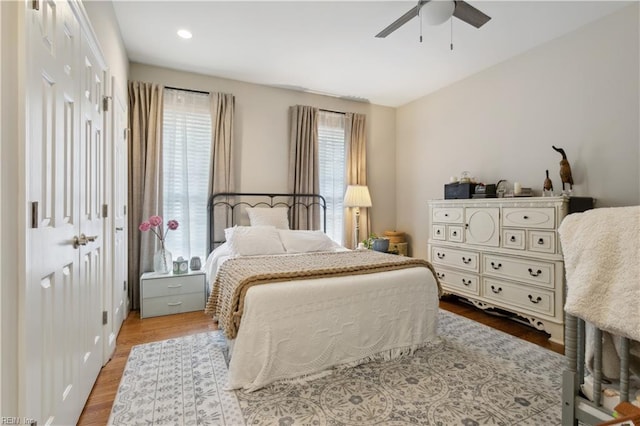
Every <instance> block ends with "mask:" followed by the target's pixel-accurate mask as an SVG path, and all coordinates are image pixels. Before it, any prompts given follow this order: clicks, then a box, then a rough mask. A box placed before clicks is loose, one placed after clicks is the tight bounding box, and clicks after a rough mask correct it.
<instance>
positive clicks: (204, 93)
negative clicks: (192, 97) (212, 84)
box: [164, 86, 211, 95]
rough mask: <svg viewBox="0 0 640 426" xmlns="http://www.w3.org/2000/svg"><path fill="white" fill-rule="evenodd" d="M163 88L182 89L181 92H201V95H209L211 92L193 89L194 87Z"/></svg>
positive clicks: (166, 87) (167, 87) (169, 87)
mask: <svg viewBox="0 0 640 426" xmlns="http://www.w3.org/2000/svg"><path fill="white" fill-rule="evenodd" d="M164 88H165V89H172V90H182V91H183V92H191V93H201V94H203V95H210V94H211V92H205V91H202V90H194V89H183V88H181V87H171V86H164Z"/></svg>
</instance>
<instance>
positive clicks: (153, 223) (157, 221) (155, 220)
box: [149, 216, 162, 226]
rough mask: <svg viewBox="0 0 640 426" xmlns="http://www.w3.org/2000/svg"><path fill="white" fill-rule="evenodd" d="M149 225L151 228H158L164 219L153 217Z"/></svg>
mask: <svg viewBox="0 0 640 426" xmlns="http://www.w3.org/2000/svg"><path fill="white" fill-rule="evenodd" d="M149 223H150V224H151V226H158V225H160V224H161V223H162V218H161V217H160V216H151V217H150V218H149Z"/></svg>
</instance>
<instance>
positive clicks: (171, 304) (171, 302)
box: [140, 289, 204, 318]
mask: <svg viewBox="0 0 640 426" xmlns="http://www.w3.org/2000/svg"><path fill="white" fill-rule="evenodd" d="M199 310H204V289H203V290H202V292H198V293H191V294H179V295H176V296H162V297H152V298H147V299H144V303H143V305H142V309H141V311H140V317H141V318H148V317H157V316H160V315H169V314H180V313H182V312H191V311H199Z"/></svg>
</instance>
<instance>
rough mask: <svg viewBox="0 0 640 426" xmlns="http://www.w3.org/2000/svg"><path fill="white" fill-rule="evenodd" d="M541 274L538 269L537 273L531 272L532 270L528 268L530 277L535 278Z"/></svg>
mask: <svg viewBox="0 0 640 426" xmlns="http://www.w3.org/2000/svg"><path fill="white" fill-rule="evenodd" d="M541 273H542V271H541V270H540V269H538V270H537V271H535V272H533V269H531V268H529V275H531V276H532V277H537V276H538V275H540V274H541Z"/></svg>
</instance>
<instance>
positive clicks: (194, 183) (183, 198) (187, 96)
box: [162, 89, 211, 259]
mask: <svg viewBox="0 0 640 426" xmlns="http://www.w3.org/2000/svg"><path fill="white" fill-rule="evenodd" d="M162 139H163V147H162V156H163V157H162V158H163V160H162V168H163V170H162V176H163V194H162V195H163V210H164V221H165V225H164V228H163V229H166V222H167V221H168V220H170V219H175V220H177V221H178V222H179V223H180V226H179V227H178V229H177V230H175V231H169V232H168V234H167V236H166V238H165V245H166V247H167V249H168V250H169V251H170V252H171V254H172V255H173V258H174V259H177V258H178V257H179V256H182V257H184V258H185V259H189V258H190V257H192V256H199V257H200V258H201V259H204V258H205V256H206V254H207V247H206V236H207V197H208V194H207V193H208V186H209V176H210V172H209V167H210V166H209V165H210V157H211V101H210V98H209V95H208V94H203V93H194V92H188V91H182V90H174V89H165V90H164V114H163V128H162Z"/></svg>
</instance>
